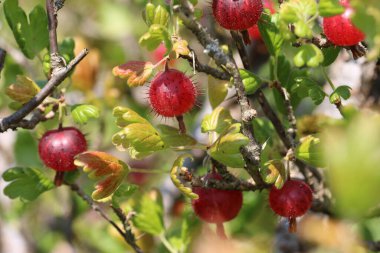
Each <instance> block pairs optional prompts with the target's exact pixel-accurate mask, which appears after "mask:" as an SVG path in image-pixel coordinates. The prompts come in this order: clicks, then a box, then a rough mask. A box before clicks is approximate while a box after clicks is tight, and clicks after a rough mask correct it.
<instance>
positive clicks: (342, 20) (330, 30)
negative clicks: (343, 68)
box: [323, 0, 365, 46]
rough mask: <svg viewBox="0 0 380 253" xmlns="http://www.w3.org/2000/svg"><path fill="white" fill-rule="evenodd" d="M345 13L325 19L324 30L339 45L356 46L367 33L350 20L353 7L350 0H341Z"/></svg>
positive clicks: (328, 37)
mask: <svg viewBox="0 0 380 253" xmlns="http://www.w3.org/2000/svg"><path fill="white" fill-rule="evenodd" d="M340 4H341V5H342V6H343V7H344V8H345V11H344V13H342V14H340V15H337V16H333V17H326V18H324V19H323V32H324V34H325V35H326V37H327V39H329V40H330V41H331V42H332V43H334V44H335V45H337V46H354V45H356V44H358V43H359V42H361V41H363V40H364V38H365V35H364V33H363V32H362V31H360V30H359V29H358V28H357V27H356V26H355V25H354V24H353V23H352V22H351V20H350V18H351V16H352V13H353V11H354V10H353V9H352V8H351V6H350V5H349V1H348V0H340Z"/></svg>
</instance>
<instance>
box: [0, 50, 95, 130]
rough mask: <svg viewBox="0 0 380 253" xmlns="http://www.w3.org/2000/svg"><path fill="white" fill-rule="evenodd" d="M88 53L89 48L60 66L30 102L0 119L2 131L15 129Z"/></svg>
mask: <svg viewBox="0 0 380 253" xmlns="http://www.w3.org/2000/svg"><path fill="white" fill-rule="evenodd" d="M87 54H88V50H87V49H84V50H83V51H82V52H80V54H79V55H77V56H76V57H75V58H74V59H73V60H72V61H71V62H70V63H69V65H67V67H65V68H60V69H59V70H58V71H57V72H56V73H54V75H52V77H51V79H50V80H49V81H48V83H47V84H46V85H45V86H44V87H43V88H42V89H41V91H40V92H39V93H38V94H37V95H36V96H34V97H33V98H32V99H31V100H30V101H29V102H27V103H26V104H24V105H23V106H22V107H21V109H19V110H18V111H16V112H15V113H13V114H11V115H10V116H8V117H6V118H2V119H0V133H2V132H5V131H7V130H8V129H13V130H15V129H16V128H17V127H22V126H18V123H19V122H20V121H22V120H23V119H24V118H25V117H26V116H27V115H28V114H29V113H31V112H32V111H33V110H34V109H35V108H37V106H38V105H40V104H41V103H42V102H43V101H44V99H45V98H46V97H48V96H49V95H50V94H51V93H52V92H53V91H54V89H55V88H56V87H57V86H58V85H60V84H61V83H62V81H63V80H64V79H65V78H66V77H67V76H68V75H69V73H70V71H71V70H73V69H74V67H75V66H76V65H77V64H78V63H79V62H80V61H81V60H82V59H83V58H84V57H85V56H86V55H87Z"/></svg>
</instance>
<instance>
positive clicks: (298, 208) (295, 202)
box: [269, 180, 313, 218]
mask: <svg viewBox="0 0 380 253" xmlns="http://www.w3.org/2000/svg"><path fill="white" fill-rule="evenodd" d="M312 200H313V192H312V190H311V188H310V186H309V185H307V184H306V183H305V182H303V181H301V180H288V181H286V182H285V184H284V186H283V187H282V188H281V189H277V188H276V187H274V186H272V188H271V190H270V193H269V204H270V207H271V208H272V210H273V211H274V212H275V213H277V214H278V215H280V216H283V217H287V218H295V217H299V216H302V215H304V214H305V213H306V212H307V211H308V210H309V208H310V207H311V204H312Z"/></svg>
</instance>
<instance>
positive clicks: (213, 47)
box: [174, 0, 265, 185]
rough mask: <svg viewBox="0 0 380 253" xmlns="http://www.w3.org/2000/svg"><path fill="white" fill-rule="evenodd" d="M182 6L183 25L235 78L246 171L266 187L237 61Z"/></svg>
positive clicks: (253, 113) (186, 5) (188, 5)
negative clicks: (261, 173)
mask: <svg viewBox="0 0 380 253" xmlns="http://www.w3.org/2000/svg"><path fill="white" fill-rule="evenodd" d="M180 3H181V5H180V6H176V8H175V9H174V11H175V12H176V13H177V14H178V16H179V17H180V19H181V20H182V21H183V24H184V25H185V26H186V27H187V28H188V29H189V30H190V31H191V32H192V33H193V34H194V35H195V36H196V37H197V39H198V40H199V42H200V43H201V45H202V46H203V47H204V48H205V51H206V52H207V54H208V55H209V56H210V57H211V58H213V59H214V61H215V63H216V64H217V65H218V66H219V67H223V68H224V69H226V71H227V72H228V73H229V74H230V75H231V76H232V77H233V79H234V85H235V89H236V93H237V96H238V103H239V105H240V109H241V118H242V133H243V134H244V135H245V136H247V137H248V138H249V141H250V142H249V144H248V145H246V146H245V147H243V148H242V149H241V153H242V155H243V157H244V160H245V162H246V164H247V166H246V170H247V172H248V173H249V174H250V175H251V177H252V178H253V179H254V180H255V182H256V183H257V184H258V185H265V183H264V181H263V180H262V178H261V176H260V173H259V171H258V167H259V165H260V150H261V147H260V145H259V144H258V143H257V142H256V140H255V138H254V135H253V127H252V124H251V121H252V119H253V118H254V117H255V116H256V110H254V109H253V108H252V107H251V105H250V103H249V100H248V97H247V96H246V94H245V91H244V85H243V82H242V80H241V77H240V73H239V69H238V67H237V65H236V62H235V60H234V59H233V58H232V57H231V56H229V55H227V54H225V53H224V52H223V50H222V49H221V48H220V46H219V42H218V41H217V40H216V39H214V38H213V37H211V35H210V34H209V33H208V32H207V31H206V29H205V28H204V27H203V26H202V25H201V24H200V23H199V22H198V21H197V19H196V18H195V17H194V7H193V6H192V4H191V3H190V2H189V1H188V0H181V2H180Z"/></svg>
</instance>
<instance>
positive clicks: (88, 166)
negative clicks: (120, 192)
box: [74, 151, 129, 201]
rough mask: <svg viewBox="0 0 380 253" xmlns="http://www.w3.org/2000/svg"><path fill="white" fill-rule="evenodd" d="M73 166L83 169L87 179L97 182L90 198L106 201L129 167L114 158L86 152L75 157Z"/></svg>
mask: <svg viewBox="0 0 380 253" xmlns="http://www.w3.org/2000/svg"><path fill="white" fill-rule="evenodd" d="M74 163H75V165H77V166H79V167H83V170H84V171H85V172H88V173H89V177H90V178H92V179H95V180H98V181H99V182H98V183H97V185H96V187H95V189H96V190H95V191H94V192H93V193H92V198H93V199H94V200H97V201H105V200H108V199H106V198H108V197H110V196H111V195H112V194H113V193H114V192H115V191H116V190H117V188H118V187H119V186H120V184H121V183H122V181H123V179H124V177H125V176H126V175H127V174H128V172H129V167H128V165H127V164H126V163H124V162H123V161H120V160H119V159H117V158H116V157H114V156H112V155H109V154H107V153H104V152H100V151H87V152H84V153H81V154H79V155H77V156H76V159H75V162H74Z"/></svg>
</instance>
